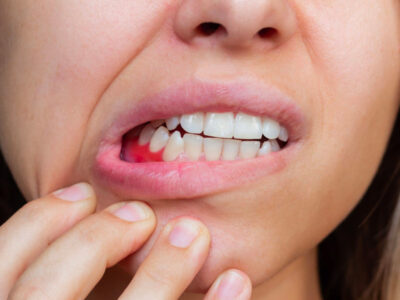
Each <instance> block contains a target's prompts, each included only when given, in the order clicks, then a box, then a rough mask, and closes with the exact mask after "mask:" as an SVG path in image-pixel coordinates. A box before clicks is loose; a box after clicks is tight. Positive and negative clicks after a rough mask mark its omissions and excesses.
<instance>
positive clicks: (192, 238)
mask: <svg viewBox="0 0 400 300" xmlns="http://www.w3.org/2000/svg"><path fill="white" fill-rule="evenodd" d="M209 247H210V235H209V232H208V230H207V228H206V227H205V226H204V225H203V224H202V223H201V222H200V221H198V220H195V219H192V218H188V217H180V218H177V219H174V220H172V221H170V222H169V223H168V224H167V225H166V226H165V227H164V228H163V230H162V232H161V234H160V236H159V237H158V239H157V241H156V243H155V245H154V246H153V248H152V249H151V251H150V253H149V255H148V256H147V258H146V259H145V261H144V262H143V263H142V264H141V265H140V267H139V269H138V271H137V272H136V274H135V277H134V278H133V280H132V282H131V283H130V284H129V285H128V287H127V288H126V290H125V291H124V292H123V294H122V295H121V297H120V300H125V299H163V300H167V299H171V300H172V299H173V300H176V299H178V297H179V296H180V295H181V294H182V293H183V291H184V290H185V289H186V287H187V286H188V285H189V284H190V282H191V281H192V280H193V278H194V277H195V275H196V273H197V272H198V271H199V270H200V268H201V266H202V265H203V263H204V261H205V259H206V258H207V255H208V251H209Z"/></svg>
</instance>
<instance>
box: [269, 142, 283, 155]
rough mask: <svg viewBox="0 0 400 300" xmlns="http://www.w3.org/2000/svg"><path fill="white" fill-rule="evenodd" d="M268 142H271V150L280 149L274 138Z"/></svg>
mask: <svg viewBox="0 0 400 300" xmlns="http://www.w3.org/2000/svg"><path fill="white" fill-rule="evenodd" d="M269 142H270V143H271V150H272V152H276V151H279V150H280V149H281V147H280V146H279V144H278V142H277V141H276V140H270V141H269Z"/></svg>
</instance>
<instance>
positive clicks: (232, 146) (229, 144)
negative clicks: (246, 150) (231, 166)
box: [222, 139, 241, 160]
mask: <svg viewBox="0 0 400 300" xmlns="http://www.w3.org/2000/svg"><path fill="white" fill-rule="evenodd" d="M240 143H241V142H240V141H238V140H230V139H229V140H224V147H223V150H222V159H223V160H235V159H236V157H237V156H238V154H239V147H240Z"/></svg>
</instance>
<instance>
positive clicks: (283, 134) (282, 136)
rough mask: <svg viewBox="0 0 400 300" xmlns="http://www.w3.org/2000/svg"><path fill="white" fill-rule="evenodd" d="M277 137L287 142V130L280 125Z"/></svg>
mask: <svg viewBox="0 0 400 300" xmlns="http://www.w3.org/2000/svg"><path fill="white" fill-rule="evenodd" d="M279 139H280V140H281V141H283V142H287V140H288V132H287V130H286V128H285V127H283V126H281V130H280V132H279Z"/></svg>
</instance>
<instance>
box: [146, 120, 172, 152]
mask: <svg viewBox="0 0 400 300" xmlns="http://www.w3.org/2000/svg"><path fill="white" fill-rule="evenodd" d="M168 138H169V131H168V129H167V128H165V127H164V126H161V127H158V129H157V130H156V132H154V134H153V137H152V138H151V141H150V151H151V152H158V151H160V150H161V149H162V148H164V147H165V145H166V144H167V143H168Z"/></svg>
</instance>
